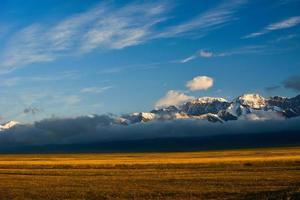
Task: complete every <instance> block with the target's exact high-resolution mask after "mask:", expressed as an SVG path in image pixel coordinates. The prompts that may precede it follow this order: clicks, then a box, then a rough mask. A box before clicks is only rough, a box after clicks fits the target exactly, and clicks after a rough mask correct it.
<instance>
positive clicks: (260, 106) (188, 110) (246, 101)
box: [126, 94, 300, 124]
mask: <svg viewBox="0 0 300 200" xmlns="http://www.w3.org/2000/svg"><path fill="white" fill-rule="evenodd" d="M151 113H152V114H154V115H149V114H148V115H149V116H148V115H147V114H144V115H143V114H142V113H139V114H135V113H133V114H131V117H134V116H135V118H134V119H129V118H130V117H127V118H126V119H127V120H129V121H127V124H130V123H136V122H146V121H151V120H175V119H199V120H208V121H210V122H221V123H223V122H226V121H230V120H238V119H244V120H270V119H285V118H290V117H296V116H300V95H299V96H296V97H294V98H286V97H278V96H276V97H270V98H264V97H262V96H260V95H259V94H244V95H241V96H239V97H237V98H235V99H234V100H233V101H231V102H228V101H227V100H226V99H224V98H215V97H200V98H197V99H194V100H191V101H189V102H186V103H184V104H183V105H181V106H169V107H166V108H161V109H158V110H152V111H151Z"/></svg>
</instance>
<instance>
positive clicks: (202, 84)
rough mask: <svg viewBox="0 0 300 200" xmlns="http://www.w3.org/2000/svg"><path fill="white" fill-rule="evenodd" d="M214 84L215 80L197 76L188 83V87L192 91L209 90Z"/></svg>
mask: <svg viewBox="0 0 300 200" xmlns="http://www.w3.org/2000/svg"><path fill="white" fill-rule="evenodd" d="M213 84H214V79H213V78H211V77H208V76H197V77H195V78H193V79H192V80H190V81H188V82H187V83H186V87H187V88H189V89H190V90H191V91H196V90H207V89H208V88H210V87H212V86H213Z"/></svg>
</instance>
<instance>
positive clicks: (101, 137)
mask: <svg viewBox="0 0 300 200" xmlns="http://www.w3.org/2000/svg"><path fill="white" fill-rule="evenodd" d="M299 124H300V118H293V119H289V120H275V121H274V120H267V121H246V120H239V121H231V122H227V123H224V124H221V123H211V122H208V121H206V120H190V119H189V120H171V121H151V122H146V123H138V124H132V125H128V126H126V125H119V124H116V123H115V119H114V117H112V116H109V115H96V116H83V117H77V118H67V119H57V118H52V119H46V120H42V121H39V122H36V123H34V124H32V125H20V126H15V127H14V128H12V129H9V130H8V131H4V132H1V134H0V145H1V147H2V148H3V147H9V146H14V147H18V146H20V145H48V144H89V143H97V142H105V141H122V140H123V141H126V140H139V139H154V138H170V137H172V138H174V137H176V138H189V137H208V136H214V135H235V134H238V135H241V134H249V133H250V134H259V133H267V132H268V133H270V132H284V131H296V132H299V131H300V125H299Z"/></svg>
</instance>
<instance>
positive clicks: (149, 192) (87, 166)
mask: <svg viewBox="0 0 300 200" xmlns="http://www.w3.org/2000/svg"><path fill="white" fill-rule="evenodd" d="M0 199H1V200H2V199H22V200H26V199H45V200H46V199H300V148H274V149H256V150H235V151H206V152H192V153H131V154H44V155H38V154H30V155H0Z"/></svg>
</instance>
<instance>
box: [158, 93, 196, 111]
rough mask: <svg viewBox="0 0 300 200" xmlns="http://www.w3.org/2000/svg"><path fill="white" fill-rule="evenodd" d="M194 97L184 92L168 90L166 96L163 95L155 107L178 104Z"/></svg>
mask: <svg viewBox="0 0 300 200" xmlns="http://www.w3.org/2000/svg"><path fill="white" fill-rule="evenodd" d="M193 98H194V97H192V96H188V95H186V94H184V93H182V92H178V91H175V90H170V91H168V92H167V94H166V95H165V96H164V97H162V98H161V99H159V100H158V101H157V102H156V104H155V107H156V108H161V107H167V106H177V105H180V104H182V103H184V102H187V101H189V100H191V99H193Z"/></svg>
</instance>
